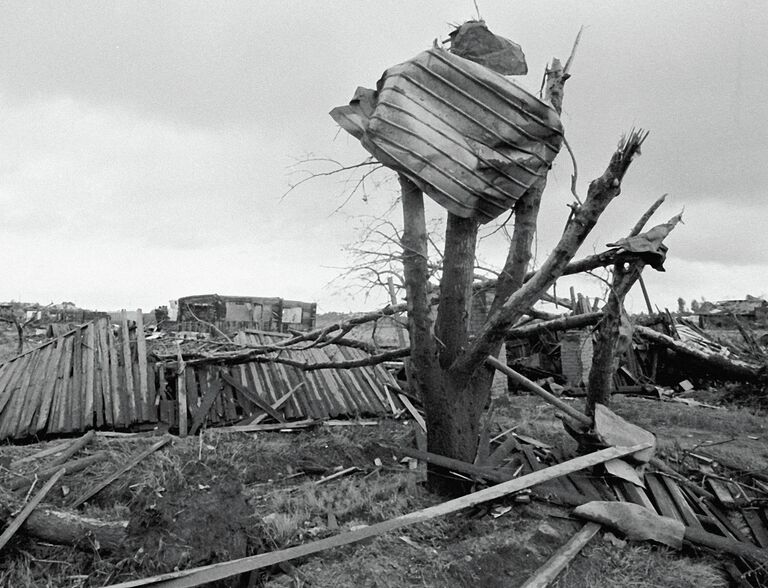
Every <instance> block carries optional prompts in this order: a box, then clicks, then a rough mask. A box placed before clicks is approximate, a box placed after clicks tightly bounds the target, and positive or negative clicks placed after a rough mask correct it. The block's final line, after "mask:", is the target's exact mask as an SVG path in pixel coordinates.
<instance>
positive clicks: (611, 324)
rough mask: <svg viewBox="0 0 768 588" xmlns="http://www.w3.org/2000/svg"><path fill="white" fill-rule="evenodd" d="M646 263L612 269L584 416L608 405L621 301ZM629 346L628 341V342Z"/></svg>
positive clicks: (657, 204) (617, 351) (654, 207)
mask: <svg viewBox="0 0 768 588" xmlns="http://www.w3.org/2000/svg"><path fill="white" fill-rule="evenodd" d="M666 196H667V195H666V194H664V195H663V196H661V197H660V198H658V199H656V201H655V202H654V203H653V204H652V205H651V206H650V208H649V209H648V210H647V211H645V213H643V215H642V216H641V217H640V219H639V220H638V221H637V222H636V223H635V226H634V227H632V230H631V231H630V232H629V237H634V236H636V235H639V234H640V232H641V231H642V230H643V228H644V227H645V223H647V222H648V221H649V220H650V218H651V217H652V216H653V213H654V212H656V210H658V208H659V207H660V206H661V205H662V203H663V202H664V200H665V198H666ZM644 267H645V263H643V262H642V261H640V260H637V261H635V262H632V263H622V262H618V263H616V264H615V265H614V267H613V283H612V285H611V293H610V294H609V296H608V301H607V302H606V304H605V307H604V308H603V320H602V321H601V322H600V324H599V326H598V329H597V338H596V341H595V348H594V354H593V355H592V368H591V369H590V371H589V383H588V386H587V414H588V415H590V416H591V415H593V414H594V412H595V404H597V403H600V404H604V405H606V406H608V404H609V403H610V401H611V392H612V391H613V377H614V374H615V373H616V370H617V369H618V367H619V359H620V355H621V353H622V351H623V350H622V349H620V348H619V339H620V336H621V319H622V314H623V311H624V298H625V297H626V295H627V294H628V293H629V291H630V290H631V289H632V286H634V284H635V282H637V281H638V280H640V279H641V275H642V272H643V268H644ZM630 343H631V342H630Z"/></svg>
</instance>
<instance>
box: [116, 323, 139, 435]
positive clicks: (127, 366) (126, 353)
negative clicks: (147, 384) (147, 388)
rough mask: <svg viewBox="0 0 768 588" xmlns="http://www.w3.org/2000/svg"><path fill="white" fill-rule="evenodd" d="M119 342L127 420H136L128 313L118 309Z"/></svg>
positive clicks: (130, 421) (131, 421)
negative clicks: (121, 354) (121, 355)
mask: <svg viewBox="0 0 768 588" xmlns="http://www.w3.org/2000/svg"><path fill="white" fill-rule="evenodd" d="M120 344H121V348H122V352H123V375H124V380H123V381H124V382H125V388H124V389H123V390H122V392H123V397H124V401H125V405H126V406H127V407H128V414H127V417H128V422H129V423H135V422H137V421H138V420H139V419H140V417H141V415H140V414H137V413H136V400H135V398H134V396H135V394H134V390H135V388H134V383H133V360H132V357H131V335H130V331H129V330H128V314H127V313H126V312H125V310H122V311H120Z"/></svg>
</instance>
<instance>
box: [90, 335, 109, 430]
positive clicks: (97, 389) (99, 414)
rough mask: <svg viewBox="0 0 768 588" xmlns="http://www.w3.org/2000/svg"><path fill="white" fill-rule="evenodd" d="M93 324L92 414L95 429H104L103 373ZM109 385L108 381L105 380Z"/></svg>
mask: <svg viewBox="0 0 768 588" xmlns="http://www.w3.org/2000/svg"><path fill="white" fill-rule="evenodd" d="M99 322H101V320H99V321H97V322H95V323H94V324H93V341H94V348H93V414H94V417H95V418H94V423H95V426H96V428H97V429H102V428H104V423H105V422H106V416H105V415H106V411H105V409H104V372H103V370H102V367H101V366H102V362H101V341H99V328H98V323H99ZM107 385H109V380H107Z"/></svg>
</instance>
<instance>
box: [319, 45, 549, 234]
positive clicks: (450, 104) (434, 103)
mask: <svg viewBox="0 0 768 588" xmlns="http://www.w3.org/2000/svg"><path fill="white" fill-rule="evenodd" d="M330 114H331V116H332V117H333V119H334V120H335V121H336V122H337V123H338V124H339V125H340V126H341V127H342V128H343V129H344V130H346V131H347V132H348V133H350V134H351V135H353V136H354V137H355V138H357V139H358V140H359V141H360V142H361V143H362V145H363V147H365V149H367V150H368V151H369V152H370V153H371V154H373V155H374V156H375V157H376V158H377V159H378V160H379V161H380V162H381V163H383V164H384V165H386V166H387V167H390V168H392V169H394V170H395V171H397V172H399V173H401V174H404V175H405V176H407V177H408V178H410V179H411V180H412V181H413V182H414V183H416V185H417V186H419V188H420V189H421V190H422V191H423V192H425V193H426V194H428V195H429V196H430V197H431V198H433V199H434V200H435V201H436V202H437V203H438V204H440V205H441V206H443V207H445V208H446V209H447V210H448V211H450V212H452V213H453V214H456V215H458V216H460V217H463V218H475V219H477V220H478V221H479V222H488V221H489V220H492V219H494V218H496V217H497V216H499V215H500V214H502V213H504V212H505V211H507V210H509V209H510V208H512V206H513V205H514V203H515V201H516V200H517V199H518V198H519V197H520V196H522V195H523V193H525V191H526V190H527V189H528V188H529V187H530V186H531V185H532V184H533V183H534V182H535V181H536V180H537V179H538V178H540V177H545V176H546V174H547V171H548V170H549V168H550V166H551V164H552V161H553V160H554V158H555V156H556V155H557V153H558V151H559V150H560V146H561V143H562V139H563V128H562V124H561V122H560V117H559V116H558V115H557V112H556V111H555V109H554V108H553V107H552V106H551V105H550V104H549V103H547V102H545V101H543V100H540V99H539V98H537V97H536V96H534V95H533V94H531V93H529V92H528V91H527V90H525V89H523V88H522V87H520V86H518V85H517V84H515V83H514V82H513V81H511V80H509V79H508V78H506V77H504V76H503V75H500V74H498V73H496V72H495V71H492V70H490V69H488V68H487V67H484V66H482V65H480V64H478V63H474V62H472V61H468V60H467V59H463V58H461V57H459V56H457V55H454V54H452V53H450V52H448V51H446V50H444V49H441V48H439V47H434V48H432V49H430V50H428V51H425V52H423V53H420V54H419V55H417V56H416V57H414V58H413V59H411V60H409V61H406V62H405V63H402V64H400V65H396V66H394V67H391V68H389V69H388V70H387V71H385V72H384V75H383V76H382V78H381V79H380V80H379V82H378V84H377V89H376V91H374V90H369V89H366V88H358V89H357V91H356V92H355V95H354V97H353V98H352V101H351V102H350V103H349V105H348V106H340V107H338V108H334V109H333V110H332V111H331V113H330Z"/></svg>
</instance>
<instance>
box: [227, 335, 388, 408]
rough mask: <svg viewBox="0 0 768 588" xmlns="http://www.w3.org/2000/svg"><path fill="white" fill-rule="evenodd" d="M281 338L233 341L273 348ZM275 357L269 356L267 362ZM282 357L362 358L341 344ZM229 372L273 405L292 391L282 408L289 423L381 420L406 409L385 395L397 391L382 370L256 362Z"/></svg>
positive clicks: (254, 337)
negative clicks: (358, 417)
mask: <svg viewBox="0 0 768 588" xmlns="http://www.w3.org/2000/svg"><path fill="white" fill-rule="evenodd" d="M282 338H283V336H281V335H280V334H278V333H265V332H255V331H241V332H239V333H238V334H237V335H236V336H235V338H234V339H233V340H234V341H235V343H240V344H245V345H255V346H263V345H274V344H276V343H279V342H280V341H281V339H282ZM275 355H277V354H268V355H267V357H270V356H275ZM279 355H280V357H283V358H286V359H292V360H295V361H299V362H307V363H326V362H330V361H333V362H341V361H349V360H356V359H364V358H365V357H368V354H367V353H365V352H364V351H362V350H360V349H355V348H351V347H344V346H338V345H326V346H324V347H313V348H309V349H306V350H304V351H280V352H279ZM230 373H231V374H232V375H233V376H234V377H238V375H239V377H240V381H241V382H242V384H243V385H245V386H246V387H247V388H249V389H251V390H252V391H254V392H256V393H257V394H258V395H259V397H260V398H262V399H263V400H267V401H268V402H269V403H270V404H272V403H274V402H276V401H277V400H278V399H280V398H281V397H282V396H283V395H285V394H287V393H288V392H290V391H291V390H294V389H295V391H294V393H293V396H292V398H291V399H290V401H289V402H288V403H287V404H286V405H285V406H284V407H283V409H281V410H282V411H283V414H284V415H285V417H286V418H288V419H292V418H312V419H323V418H329V417H337V416H342V415H350V416H356V415H383V414H387V413H392V412H395V411H396V410H400V409H402V408H403V406H402V403H401V402H400V399H399V398H397V397H396V395H394V394H392V393H391V392H390V391H389V390H387V387H386V384H390V385H392V386H395V387H397V383H396V382H395V379H394V378H393V377H392V375H391V374H390V373H389V372H388V371H387V370H386V369H385V368H384V367H383V366H381V365H375V366H366V367H358V368H350V369H320V370H312V371H304V370H301V369H299V368H297V367H293V366H290V365H285V364H280V363H264V362H258V361H252V362H249V363H246V364H241V365H238V366H232V367H231V368H230Z"/></svg>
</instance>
